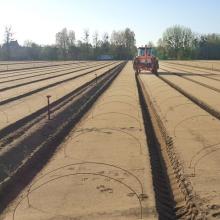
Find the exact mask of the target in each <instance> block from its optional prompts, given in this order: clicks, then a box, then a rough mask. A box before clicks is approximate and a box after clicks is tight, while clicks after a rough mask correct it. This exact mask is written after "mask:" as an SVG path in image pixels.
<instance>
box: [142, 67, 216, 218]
mask: <svg viewBox="0 0 220 220" xmlns="http://www.w3.org/2000/svg"><path fill="white" fill-rule="evenodd" d="M161 66H162V65H161ZM167 66H168V65H167ZM170 70H171V69H170ZM159 74H160V75H161V76H162V77H164V78H166V79H168V80H170V81H171V82H173V83H175V84H176V85H178V86H180V87H181V88H183V89H185V90H186V91H188V92H189V93H191V94H193V95H194V96H196V97H197V98H199V99H201V100H202V101H204V102H207V103H208V104H209V105H210V106H212V107H214V108H216V109H218V110H220V109H219V108H220V107H219V106H220V105H219V94H218V93H216V92H213V91H211V90H209V89H207V88H204V87H202V86H201V85H197V84H195V83H192V82H189V81H187V80H185V79H182V78H180V77H178V76H174V75H171V74H166V73H165V72H164V71H163V72H159ZM191 77H193V76H191ZM141 80H142V82H143V83H144V85H145V88H146V90H147V92H148V93H149V95H150V97H151V100H152V102H153V104H154V106H155V107H156V109H157V112H158V114H159V116H160V118H161V119H162V121H163V123H164V125H165V127H166V129H167V130H168V132H169V135H170V136H171V137H172V138H173V140H174V146H175V148H176V151H177V153H178V155H179V157H180V159H181V161H182V164H183V166H184V170H185V174H186V176H188V177H189V179H190V181H191V183H192V185H193V190H194V192H195V193H196V195H197V196H198V201H199V205H201V206H202V207H204V209H205V210H207V213H208V217H209V218H208V219H217V218H219V217H220V169H219V159H220V154H219V153H220V148H219V144H220V136H219V132H220V122H219V120H218V119H216V118H214V117H212V116H211V115H210V114H209V113H207V112H206V111H204V110H202V109H201V108H200V107H198V106H197V105H196V104H194V103H192V102H191V101H190V100H189V99H187V98H186V97H184V96H183V95H181V94H180V93H179V92H177V91H176V90H174V89H173V88H171V87H170V86H169V85H167V84H166V83H165V82H163V81H162V80H161V79H159V78H157V77H156V76H154V75H152V74H142V75H141ZM208 83H210V82H208Z"/></svg>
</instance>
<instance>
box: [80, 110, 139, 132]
mask: <svg viewBox="0 0 220 220" xmlns="http://www.w3.org/2000/svg"><path fill="white" fill-rule="evenodd" d="M108 114H119V115H125V116H127V117H129V118H133V119H134V120H135V121H137V122H138V123H139V126H140V129H141V122H140V120H139V119H138V118H136V117H134V116H132V115H130V114H126V113H121V112H103V113H99V114H96V115H92V117H89V118H86V119H85V120H84V122H85V121H89V120H92V119H94V118H95V117H98V116H100V115H108Z"/></svg>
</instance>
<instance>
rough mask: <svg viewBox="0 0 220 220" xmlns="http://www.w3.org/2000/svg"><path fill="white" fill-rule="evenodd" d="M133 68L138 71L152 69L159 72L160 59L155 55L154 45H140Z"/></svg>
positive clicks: (155, 72) (153, 71)
mask: <svg viewBox="0 0 220 220" xmlns="http://www.w3.org/2000/svg"><path fill="white" fill-rule="evenodd" d="M133 68H134V70H135V72H136V73H140V72H141V70H147V71H151V72H152V73H154V74H157V70H158V69H159V63H158V59H157V58H156V57H155V56H154V49H153V48H152V47H146V46H145V47H139V48H138V55H137V56H136V57H135V58H134V61H133Z"/></svg>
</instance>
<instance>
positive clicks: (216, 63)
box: [167, 60, 220, 70]
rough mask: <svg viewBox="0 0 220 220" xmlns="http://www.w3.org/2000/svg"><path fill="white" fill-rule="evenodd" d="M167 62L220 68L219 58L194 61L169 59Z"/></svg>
mask: <svg viewBox="0 0 220 220" xmlns="http://www.w3.org/2000/svg"><path fill="white" fill-rule="evenodd" d="M167 63H179V64H182V65H184V66H193V67H199V68H205V69H211V70H220V61H218V60H193V61H182V60H178V61H176V60H175V61H167Z"/></svg>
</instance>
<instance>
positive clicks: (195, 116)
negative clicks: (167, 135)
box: [173, 114, 210, 137]
mask: <svg viewBox="0 0 220 220" xmlns="http://www.w3.org/2000/svg"><path fill="white" fill-rule="evenodd" d="M208 116H210V115H208V114H206V115H194V116H191V117H188V118H185V119H183V120H182V121H180V122H179V123H177V124H176V126H175V127H174V132H173V133H174V136H175V137H176V129H177V127H178V126H179V125H181V124H182V123H183V122H185V121H187V120H190V119H192V118H197V117H208Z"/></svg>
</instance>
